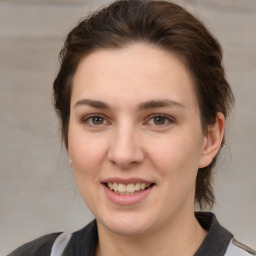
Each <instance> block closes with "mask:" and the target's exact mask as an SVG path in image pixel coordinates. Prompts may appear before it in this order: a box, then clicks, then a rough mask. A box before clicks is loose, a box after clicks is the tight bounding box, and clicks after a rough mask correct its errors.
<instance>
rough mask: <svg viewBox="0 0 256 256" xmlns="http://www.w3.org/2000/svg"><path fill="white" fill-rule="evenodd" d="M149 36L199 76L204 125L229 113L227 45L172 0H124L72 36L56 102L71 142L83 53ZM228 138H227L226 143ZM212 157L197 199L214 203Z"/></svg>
mask: <svg viewBox="0 0 256 256" xmlns="http://www.w3.org/2000/svg"><path fill="white" fill-rule="evenodd" d="M133 42H144V43H146V44H151V45H155V46H157V47H158V48H160V49H163V50H167V51H169V52H171V53H176V54H178V55H179V56H180V57H181V59H182V60H184V62H185V64H186V65H187V66H188V68H189V70H190V72H191V74H192V76H193V78H194V80H195V90H196V95H197V98H198V102H199V107H200V112H201V123H202V128H203V131H204V132H205V133H206V132H207V127H208V125H213V124H215V122H216V115H217V113H218V112H222V113H223V114H224V116H225V117H227V115H228V113H229V111H230V107H231V105H232V104H233V102H234V96H233V94H232V91H231V89H230V86H229V84H228V82H227V81H226V79H225V73H224V69H223V65H222V51H221V46H220V44H219V43H218V41H217V40H216V39H215V38H214V36H213V35H212V34H211V33H210V32H209V31H208V30H207V29H206V28H205V26H204V25H203V24H202V22H201V21H199V20H198V19H197V18H195V17H194V16H192V15H191V14H190V13H188V12H187V11H186V10H184V9H183V8H182V7H180V6H178V5H176V4H174V3H170V2H167V1H146V0H130V1H129V0H120V1H115V2H114V3H112V4H111V5H110V6H108V7H105V8H103V9H101V10H99V11H97V12H95V13H93V14H92V15H90V16H89V17H88V18H86V19H84V20H82V21H81V22H80V23H79V24H78V25H77V26H76V27H75V28H74V29H73V30H72V31H71V32H70V33H69V34H68V36H67V38H66V41H65V45H64V47H63V49H62V50H61V52H60V62H61V66H60V70H59V73H58V75H57V77H56V79H55V81H54V104H55V108H56V112H57V114H58V115H59V117H60V121H61V130H62V138H63V140H64V142H65V145H66V147H67V148H68V127H69V115H70V98H71V93H72V78H73V76H74V73H75V71H76V68H77V66H78V64H79V63H80V61H81V59H82V58H84V57H85V56H86V55H87V54H89V53H91V52H93V51H95V50H97V49H102V48H122V47H125V46H127V45H129V44H131V43H133ZM223 143H224V141H223V142H222V145H223ZM216 159H217V156H216V157H215V158H214V159H213V161H212V163H211V164H210V165H209V166H207V167H205V168H202V169H199V170H198V174H197V180H196V191H195V200H196V201H197V202H198V203H199V205H200V207H201V208H202V206H203V205H207V204H208V205H209V206H210V207H212V206H213V204H214V201H215V197H214V191H213V186H212V169H213V167H214V165H215V163H216Z"/></svg>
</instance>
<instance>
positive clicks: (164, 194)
mask: <svg viewBox="0 0 256 256" xmlns="http://www.w3.org/2000/svg"><path fill="white" fill-rule="evenodd" d="M152 101H154V102H156V101H157V102H158V105H156V104H152ZM99 102H100V104H99ZM145 102H146V103H147V104H145ZM159 102H160V103H161V104H162V105H161V104H159ZM163 102H164V103H163ZM170 102H171V104H170ZM166 103H167V104H166ZM106 105H107V106H106ZM106 107H107V108H106ZM70 111H71V113H70V124H69V134H68V141H69V148H68V153H69V156H70V159H71V160H72V167H73V169H74V175H75V179H76V182H77V186H78V189H79V191H80V194H81V196H82V198H83V200H84V201H85V203H86V205H87V206H88V207H89V209H90V210H91V211H92V213H93V214H94V216H95V217H96V220H97V225H98V231H99V246H98V248H97V253H96V254H97V255H101V256H104V255H133V256H134V255H176V256H177V255H193V254H194V253H195V252H196V250H197V249H198V248H199V246H200V245H201V243H202V241H203V239H204V238H205V236H206V231H205V230H203V229H202V228H201V226H200V225H199V223H198V222H197V220H196V219H195V217H194V195H195V181H196V175H197V171H198V168H202V167H205V166H207V165H208V164H210V162H211V161H212V159H213V158H214V156H215V155H216V154H217V152H218V150H219V148H220V144H221V140H222V138H223V133H224V123H225V120H224V117H223V115H222V114H221V113H218V115H217V118H216V124H215V125H214V126H211V127H209V128H208V133H207V134H204V133H203V131H202V127H201V120H200V110H199V105H198V101H197V98H196V95H195V91H194V85H193V79H192V77H191V75H190V72H189V70H188V69H187V68H186V66H185V65H184V64H183V62H182V61H180V60H179V58H178V57H177V56H175V55H174V54H170V53H167V52H165V51H163V50H160V49H158V48H156V47H153V46H150V45H146V44H139V43H136V44H132V45H130V46H128V47H125V48H122V49H102V50H97V51H95V52H93V53H91V54H90V55H89V56H86V57H85V58H84V59H83V60H82V61H81V63H80V64H79V66H78V69H77V71H76V73H75V76H74V80H73V89H72V96H71V106H70ZM159 114H160V115H161V116H160V118H157V117H155V116H154V115H159ZM113 177H114V178H122V179H129V178H140V179H145V180H147V181H150V182H152V183H154V186H153V187H152V189H151V191H150V193H149V194H148V195H147V196H146V197H145V198H143V200H140V201H139V202H138V203H135V204H131V205H119V204H116V203H114V202H112V201H111V200H110V199H109V198H108V197H107V196H106V193H105V186H104V185H103V184H102V182H103V181H104V180H105V179H109V178H110V179H111V178H113Z"/></svg>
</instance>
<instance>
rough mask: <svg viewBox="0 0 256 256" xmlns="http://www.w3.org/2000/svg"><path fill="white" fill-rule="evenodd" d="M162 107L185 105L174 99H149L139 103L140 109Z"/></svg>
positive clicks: (182, 106)
mask: <svg viewBox="0 0 256 256" xmlns="http://www.w3.org/2000/svg"><path fill="white" fill-rule="evenodd" d="M162 107H181V108H185V106H184V105H183V104H182V103H180V102H178V101H174V100H169V99H165V100H149V101H146V102H143V103H141V104H140V105H139V107H138V109H139V110H145V109H151V108H162Z"/></svg>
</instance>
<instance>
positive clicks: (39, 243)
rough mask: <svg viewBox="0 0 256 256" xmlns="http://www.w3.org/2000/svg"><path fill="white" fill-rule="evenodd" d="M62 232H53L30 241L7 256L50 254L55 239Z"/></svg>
mask: <svg viewBox="0 0 256 256" xmlns="http://www.w3.org/2000/svg"><path fill="white" fill-rule="evenodd" d="M59 234H61V233H52V234H48V235H44V236H41V237H39V238H37V239H35V240H33V241H31V242H29V243H26V244H24V245H22V246H20V247H18V248H17V249H16V250H14V251H13V252H11V253H10V254H8V255H7V256H48V255H50V253H51V248H52V245H53V243H54V241H55V239H56V238H57V237H58V236H59Z"/></svg>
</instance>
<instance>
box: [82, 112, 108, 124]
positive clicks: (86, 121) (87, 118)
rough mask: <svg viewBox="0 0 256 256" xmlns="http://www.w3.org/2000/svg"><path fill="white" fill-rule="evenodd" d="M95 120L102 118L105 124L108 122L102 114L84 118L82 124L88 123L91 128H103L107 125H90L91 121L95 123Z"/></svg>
mask: <svg viewBox="0 0 256 256" xmlns="http://www.w3.org/2000/svg"><path fill="white" fill-rule="evenodd" d="M93 118H100V119H102V120H103V122H107V119H106V118H105V117H104V116H102V115H100V114H92V115H88V116H86V117H84V118H83V119H82V123H87V124H88V125H89V126H92V127H93V126H102V125H105V123H104V124H99V125H97V124H93V123H90V120H91V122H93Z"/></svg>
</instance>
